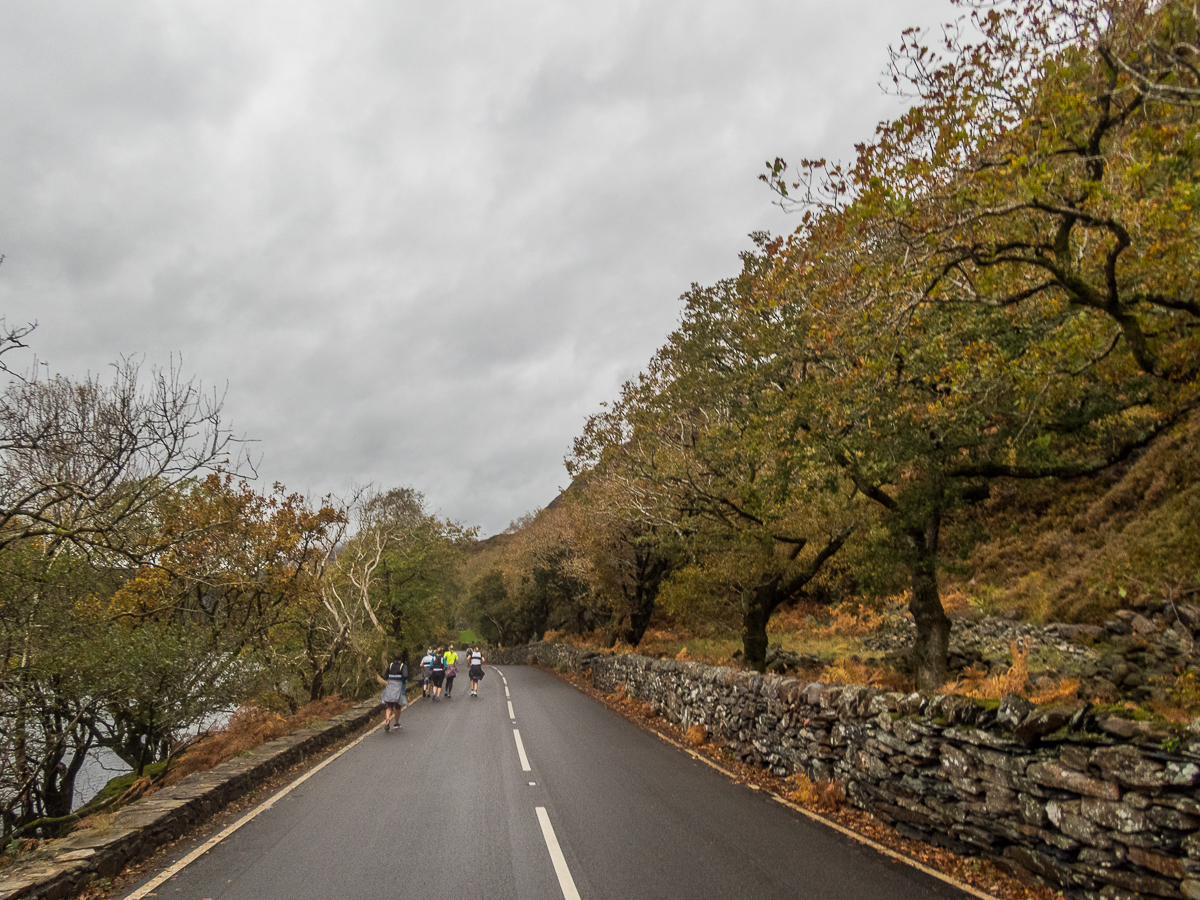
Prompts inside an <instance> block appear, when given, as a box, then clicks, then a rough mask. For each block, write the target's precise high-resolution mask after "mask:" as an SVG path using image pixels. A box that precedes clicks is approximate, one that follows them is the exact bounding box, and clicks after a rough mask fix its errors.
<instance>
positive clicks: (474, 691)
mask: <svg viewBox="0 0 1200 900" xmlns="http://www.w3.org/2000/svg"><path fill="white" fill-rule="evenodd" d="M465 654H466V662H467V665H468V671H467V675H468V676H469V677H470V679H471V696H472V697H478V696H479V682H480V680H481V679H482V678H483V664H484V663H485V662H486V660H485V659H484V658H483V651H482V650H481V649H480V648H478V647H467V648H465ZM460 658H461V657H460V656H459V654H458V651H456V650H455V649H454V645H453V644H451V645H450V647H449V649H447V648H445V647H438V648H436V649H435V648H433V647H430V648H429V650H428V652H427V653H426V654H425V656H423V657H422V658H421V673H422V683H421V694H422V696H423V697H427V698H428V699H430V700H431V701H433V702H434V703H437V702H438V701H439V700H440V699H441V698H442V696H443V691H444V692H445V693H444V696H445V698H446V699H447V700H449V699H451V695H452V694H453V691H454V679H455V678H456V677H457V676H458V661H459V659H460ZM379 680H380V681H381V682H383V684H384V689H383V697H382V701H383V730H384V731H391V730H392V726H393V724H394V725H395V727H396V728H399V727H400V711H401V710H402V709H404V707H406V706H408V697H407V696H406V693H407V688H408V651H407V650H402V651H400V652H399V653H397V654H396V655H395V657H394V658H393V659H392V662H391V663H390V664H389V665H388V667H387V668H386V669H385V670H384V672H383V677H382V678H380V679H379Z"/></svg>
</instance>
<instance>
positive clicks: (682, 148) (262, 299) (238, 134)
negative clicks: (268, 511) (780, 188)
mask: <svg viewBox="0 0 1200 900" xmlns="http://www.w3.org/2000/svg"><path fill="white" fill-rule="evenodd" d="M951 12H952V9H951V7H950V6H949V5H948V3H947V2H945V0H892V2H889V3H887V4H881V3H878V2H871V0H858V2H844V3H839V4H829V3H823V2H816V0H808V2H785V0H739V2H736V3H733V2H728V3H725V2H706V3H699V4H697V3H694V2H686V3H685V2H683V0H642V2H637V0H624V2H620V0H618V2H612V3H605V4H556V3H546V2H535V0H512V2H500V0H471V2H465V0H449V2H442V3H420V2H404V0H356V2H350V3H344V4H338V5H337V6H336V7H334V6H331V5H329V4H324V3H317V2H313V0H289V2H282V0H277V2H270V3H268V2H263V3H253V4H247V3H242V2H238V3H235V2H231V0H180V2H176V3H171V4H157V3H149V2H143V0H131V2H123V3H97V4H86V5H79V4H68V3H65V2H55V0H50V2H46V0H37V2H33V0H25V2H14V3H9V4H6V5H5V8H4V10H3V12H2V13H0V26H2V27H0V128H2V129H3V135H4V140H3V141H0V191H2V192H3V196H4V204H3V207H2V208H0V253H4V254H6V255H7V259H6V260H5V262H4V264H3V266H0V313H3V314H4V315H6V316H7V317H8V319H9V320H10V321H13V320H17V321H22V320H27V319H37V320H38V321H39V322H40V323H41V324H40V328H39V330H38V332H37V333H36V335H35V338H34V343H35V347H36V349H37V352H38V355H39V356H40V357H41V358H43V359H46V360H48V361H49V362H50V363H51V365H52V368H54V369H55V370H56V371H65V372H71V373H74V374H76V375H82V374H83V373H84V372H86V371H89V370H91V371H100V370H102V369H103V367H104V366H105V365H106V364H107V363H108V362H109V361H111V360H113V359H114V358H115V357H117V356H118V355H120V354H144V355H145V357H146V359H147V360H148V362H151V363H156V364H165V363H167V361H168V360H169V359H171V358H172V356H174V357H175V358H179V357H180V356H181V357H182V360H183V366H184V368H185V369H186V370H187V371H189V372H195V373H196V374H197V375H198V376H199V377H200V378H202V379H203V380H204V381H205V382H206V383H208V384H210V385H214V386H216V387H218V388H219V389H221V388H223V387H224V386H225V385H226V384H228V393H227V406H226V409H227V413H228V415H229V416H230V417H231V419H232V421H233V423H234V425H235V427H236V428H237V429H238V430H239V431H243V432H245V433H246V434H247V435H248V436H250V437H252V438H255V439H256V440H257V443H256V444H255V447H256V448H257V449H258V451H259V452H260V453H261V455H262V459H263V463H262V477H263V478H264V479H265V480H266V481H268V482H269V481H271V480H276V479H278V480H281V481H283V482H284V483H286V484H287V485H288V486H289V487H290V488H293V489H298V490H304V491H310V492H313V493H324V492H327V491H335V492H340V491H344V490H346V489H347V488H348V486H349V485H350V484H352V483H362V482H365V481H368V480H374V481H376V482H378V483H381V484H383V485H388V486H390V485H394V484H412V485H414V486H416V487H417V488H418V489H420V490H422V491H423V492H424V493H425V494H426V496H427V497H428V499H429V501H430V503H431V504H432V505H433V506H434V507H435V508H437V509H438V510H439V511H440V512H441V513H442V514H443V515H446V516H449V517H452V518H455V519H457V520H460V521H463V522H465V523H468V524H480V525H482V526H483V528H484V531H485V532H494V531H497V530H499V529H501V528H503V527H504V526H505V525H506V524H507V523H508V522H509V521H510V520H511V519H513V518H515V517H517V516H519V515H521V514H523V513H524V512H526V511H528V510H530V509H533V508H536V507H538V506H541V505H544V504H545V503H547V502H549V500H551V499H552V498H553V496H554V492H555V491H556V490H557V488H558V487H559V486H560V485H562V484H564V483H565V481H566V473H565V472H564V471H563V469H562V466H561V459H562V456H563V454H564V453H565V452H566V450H567V449H568V448H569V446H570V443H571V440H572V438H573V437H574V435H575V434H576V433H577V432H578V430H579V429H580V427H581V426H582V424H583V421H584V418H585V417H586V415H587V414H588V413H589V412H592V411H594V410H595V409H596V408H597V406H598V404H599V403H600V402H601V401H603V400H605V399H609V398H611V397H612V396H613V395H614V394H615V393H616V391H617V390H618V389H619V386H620V384H621V382H622V380H624V379H626V378H629V377H631V376H632V375H633V374H634V373H635V372H636V371H637V370H638V369H639V368H640V367H641V366H643V365H644V364H645V362H646V361H647V360H648V358H649V356H650V354H651V353H653V351H654V349H655V348H656V347H657V346H659V345H660V344H661V343H662V341H663V339H664V338H665V336H666V334H667V332H668V331H669V330H670V328H671V327H672V326H673V325H674V323H675V322H676V321H677V316H678V300H677V298H678V295H679V294H680V293H681V292H682V291H684V290H685V289H686V288H687V287H688V285H689V284H690V283H692V282H701V283H705V282H711V281H713V280H715V279H717V278H720V277H723V276H726V275H730V274H733V273H734V272H736V269H737V253H738V251H739V250H741V249H744V248H745V247H747V246H748V241H747V239H746V237H745V235H746V233H747V232H749V231H751V230H755V229H761V228H768V229H771V230H775V231H786V230H788V229H789V228H790V227H792V226H793V224H794V223H793V222H792V221H791V220H789V219H788V218H787V217H785V216H783V215H782V214H781V213H780V212H779V211H778V210H777V209H774V208H773V207H772V206H771V203H770V197H769V194H768V192H767V191H766V189H765V188H764V187H763V186H762V185H761V184H759V183H758V182H757V181H756V178H755V176H756V175H757V174H758V172H759V171H760V170H761V166H762V163H763V161H764V160H766V159H768V158H772V157H774V156H775V155H777V154H782V155H785V156H788V157H789V158H794V157H798V156H803V155H826V156H832V157H839V156H843V157H844V156H847V155H848V154H849V153H850V152H851V150H852V146H853V143H854V142H855V141H857V140H862V139H864V138H866V137H868V136H869V135H870V133H871V131H872V129H873V127H874V123H875V122H876V121H877V120H878V119H879V118H880V117H882V116H884V115H887V114H889V113H891V112H894V111H895V110H896V109H897V108H898V107H897V104H896V101H895V100H894V99H893V98H888V97H885V96H882V95H881V94H880V92H879V91H878V88H877V86H876V82H877V81H878V79H879V72H880V69H881V68H882V66H883V65H884V63H885V62H886V47H887V44H888V43H889V42H894V41H895V40H896V38H897V37H898V35H899V32H900V30H901V29H902V28H903V27H905V26H908V25H911V24H933V23H936V22H937V21H939V20H941V19H943V18H946V17H947V16H948V15H950V13H951Z"/></svg>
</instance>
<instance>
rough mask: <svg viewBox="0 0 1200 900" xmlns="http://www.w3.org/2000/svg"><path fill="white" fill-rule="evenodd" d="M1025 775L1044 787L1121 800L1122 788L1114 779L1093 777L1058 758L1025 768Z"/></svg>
mask: <svg viewBox="0 0 1200 900" xmlns="http://www.w3.org/2000/svg"><path fill="white" fill-rule="evenodd" d="M1025 777H1027V778H1028V779H1029V780H1030V781H1033V782H1034V783H1035V784H1040V785H1043V786H1044V787H1051V788H1059V789H1061V790H1064V791H1072V792H1074V793H1076V794H1083V795H1085V796H1088V797H1099V798H1101V799H1105V800H1120V799H1121V789H1120V787H1118V786H1117V785H1116V784H1115V783H1114V782H1112V781H1101V780H1100V779H1098V778H1091V777H1089V776H1087V775H1084V774H1083V773H1081V772H1078V771H1076V770H1075V769H1068V768H1067V767H1066V766H1064V765H1063V764H1062V763H1061V762H1059V761H1058V760H1045V761H1043V762H1036V763H1034V764H1033V765H1031V766H1029V768H1028V769H1026V770H1025Z"/></svg>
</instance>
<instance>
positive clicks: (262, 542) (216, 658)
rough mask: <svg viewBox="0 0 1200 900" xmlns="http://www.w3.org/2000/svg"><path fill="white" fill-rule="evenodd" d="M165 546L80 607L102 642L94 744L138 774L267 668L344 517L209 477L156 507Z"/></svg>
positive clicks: (279, 491)
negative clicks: (102, 693)
mask: <svg viewBox="0 0 1200 900" xmlns="http://www.w3.org/2000/svg"><path fill="white" fill-rule="evenodd" d="M159 511H160V514H159V522H158V532H157V535H156V536H155V537H154V539H153V540H154V542H155V543H157V544H159V545H165V546H166V547H167V549H166V550H165V551H162V552H160V553H158V554H156V555H155V557H154V558H153V560H151V561H148V562H147V563H145V564H143V565H142V566H141V567H139V568H138V569H137V570H136V572H134V573H133V576H132V577H131V578H130V579H129V580H128V581H126V583H124V584H123V585H122V586H121V588H120V589H119V590H118V591H117V592H116V593H115V594H114V595H113V596H112V597H111V598H110V599H104V598H97V599H95V600H93V601H92V602H89V603H87V604H83V605H81V614H83V615H87V616H88V617H89V619H90V620H91V621H92V622H93V623H94V625H95V627H96V628H97V629H100V634H101V635H103V636H104V638H105V639H106V640H107V641H109V642H110V644H109V652H108V654H107V656H108V658H109V659H111V660H113V661H114V662H115V664H114V665H113V666H112V667H111V670H110V671H109V672H108V673H107V676H106V678H105V679H104V682H103V683H105V684H107V685H108V686H109V687H108V689H107V697H106V712H107V715H106V716H105V717H104V718H103V719H102V720H99V721H97V722H95V723H93V726H92V727H93V728H94V730H95V732H96V735H97V742H98V743H99V744H100V745H101V746H104V747H107V748H109V749H111V750H112V751H113V752H114V753H116V754H117V755H118V756H120V757H121V758H122V759H124V760H125V761H126V762H127V763H128V764H129V765H130V766H131V767H133V768H134V770H135V771H139V772H140V771H141V770H142V768H144V767H145V766H146V765H147V764H149V763H151V762H155V761H158V760H161V759H165V758H167V757H168V756H170V755H171V753H172V752H173V750H174V749H175V742H176V741H177V740H178V739H179V738H180V737H181V736H182V735H183V734H184V733H186V732H187V731H188V730H189V729H191V728H194V727H195V726H196V725H197V724H198V723H200V722H201V721H203V720H204V719H206V718H208V717H211V716H212V715H214V714H215V713H217V712H219V711H222V710H227V709H228V708H229V707H230V706H234V705H237V704H238V702H239V701H245V700H246V699H248V698H249V696H250V695H251V694H252V693H253V692H254V690H255V689H261V686H262V685H261V682H262V681H263V680H264V679H265V678H266V677H267V676H268V675H269V674H270V669H269V667H268V665H267V660H268V659H269V657H270V655H271V653H272V652H273V643H274V641H275V639H276V637H277V632H278V631H279V630H280V629H281V628H283V627H285V626H286V625H287V623H288V622H289V621H290V619H291V618H292V616H293V615H294V614H295V612H296V610H298V609H301V608H303V607H304V606H305V605H306V604H307V602H308V600H309V598H311V597H312V596H314V595H316V594H317V593H318V591H319V585H320V579H321V576H322V574H323V569H324V565H325V561H326V559H327V558H328V554H329V551H330V547H331V544H332V542H333V541H332V538H334V537H335V536H336V535H338V534H340V532H341V528H342V526H343V525H344V522H345V515H344V513H343V512H342V511H341V510H340V509H338V508H336V507H334V506H323V507H319V508H314V507H313V506H312V505H311V504H310V503H309V502H308V500H307V499H306V498H304V497H303V496H301V495H298V494H288V493H287V492H286V491H285V489H284V488H283V486H282V485H279V484H276V485H275V486H274V487H273V489H272V490H271V491H270V492H269V493H259V492H257V491H255V490H254V489H253V488H252V487H251V485H250V484H248V483H247V482H244V481H235V480H234V479H233V477H232V476H228V475H226V476H220V475H217V474H213V475H210V476H209V477H208V478H206V479H205V480H204V481H202V482H198V483H195V484H191V485H186V486H184V487H183V488H182V489H181V490H179V491H178V492H176V493H175V494H173V495H172V496H170V497H164V498H162V502H161V503H160V504H159Z"/></svg>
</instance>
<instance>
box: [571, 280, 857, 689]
mask: <svg viewBox="0 0 1200 900" xmlns="http://www.w3.org/2000/svg"><path fill="white" fill-rule="evenodd" d="M745 285H746V282H742V281H737V280H727V281H724V282H721V283H719V284H717V285H715V286H713V287H710V288H704V287H698V286H697V287H693V289H692V290H691V291H689V292H688V294H686V295H685V298H684V299H685V302H686V308H685V311H684V314H683V317H682V323H681V325H680V327H679V329H678V330H676V331H675V332H674V333H673V334H672V335H671V336H670V337H669V338H668V341H667V344H666V345H665V346H664V347H663V348H662V349H661V350H659V352H658V353H657V354H656V356H655V357H654V359H653V360H652V362H651V364H650V366H649V367H648V369H647V371H646V372H644V373H643V374H642V375H640V376H639V377H638V379H637V380H636V381H635V382H630V383H628V384H626V386H625V388H624V390H623V392H622V396H621V397H620V399H619V400H618V401H617V402H616V403H614V404H613V406H612V407H610V408H609V409H608V410H606V411H604V412H602V413H599V414H597V415H595V416H593V417H592V418H591V419H590V420H589V421H588V423H587V427H586V429H585V431H584V433H583V435H581V437H580V438H579V439H578V440H577V441H576V445H575V452H574V457H573V460H572V462H571V467H572V469H573V471H574V472H575V473H576V474H583V473H588V472H590V471H592V470H593V469H596V468H599V469H601V470H604V469H607V470H608V471H610V472H619V473H621V477H622V478H623V480H624V483H625V486H626V492H625V503H626V504H627V505H628V507H629V508H630V509H631V510H636V511H637V512H638V514H639V515H640V516H641V518H642V521H644V522H645V523H646V524H647V525H648V526H654V527H657V528H662V529H666V530H670V531H671V532H673V533H674V534H675V535H676V536H677V537H678V538H679V539H680V540H681V541H683V542H685V544H686V552H687V553H688V554H690V556H691V559H692V563H691V567H692V568H693V569H695V568H699V569H701V570H703V573H704V578H703V579H697V583H699V582H700V581H703V582H704V583H706V584H708V585H710V586H711V587H712V589H716V590H719V591H721V592H722V593H724V594H725V595H726V597H727V598H728V599H729V601H730V602H731V603H733V604H734V605H735V606H736V607H737V608H738V609H739V611H740V618H741V622H742V634H743V644H744V650H745V657H746V661H747V663H748V664H749V665H752V666H755V667H757V668H762V667H763V666H764V665H765V659H766V650H767V633H766V629H767V623H768V621H769V619H770V617H771V615H772V614H773V613H774V612H775V610H777V609H778V608H779V607H780V606H781V605H782V604H783V603H785V602H788V601H789V600H794V599H796V598H798V597H799V596H801V594H802V592H803V591H804V590H805V588H806V587H807V586H809V585H810V584H811V583H812V582H813V581H814V579H816V578H817V577H818V576H819V575H820V573H821V572H822V569H823V568H824V567H825V566H826V564H827V563H828V562H829V561H830V559H831V558H832V557H834V555H835V554H836V553H837V552H838V550H839V549H840V548H841V547H842V545H843V544H844V543H845V541H846V540H847V538H848V537H849V536H850V534H851V533H852V532H853V530H854V527H855V524H856V521H857V517H856V516H857V514H856V511H855V509H854V505H853V502H852V496H851V494H852V488H851V487H850V485H849V483H848V482H846V481H844V480H842V479H840V478H839V475H838V473H837V470H836V469H832V468H828V467H825V466H824V465H823V461H822V459H821V457H820V455H819V452H818V449H819V448H816V447H814V446H810V445H809V443H808V441H807V437H806V435H805V433H804V431H803V429H801V428H800V421H801V419H802V416H803V406H804V403H805V401H804V399H803V395H804V392H806V391H807V390H809V388H810V386H811V384H812V381H811V379H809V378H808V377H807V376H808V374H809V373H808V372H807V371H806V370H804V369H803V366H801V367H800V368H799V369H798V368H797V360H796V359H795V358H794V356H793V354H791V353H790V351H789V349H788V341H789V340H790V335H789V330H788V328H787V320H788V317H789V316H790V315H791V309H790V308H788V307H786V306H784V305H781V304H769V303H768V304H756V303H754V302H753V298H752V297H750V296H748V295H746V294H745V293H744V287H745ZM814 374H815V373H814ZM798 375H799V377H798ZM679 575H680V577H686V573H682V572H681V573H679Z"/></svg>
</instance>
